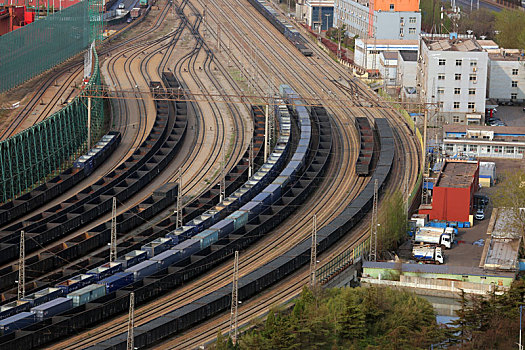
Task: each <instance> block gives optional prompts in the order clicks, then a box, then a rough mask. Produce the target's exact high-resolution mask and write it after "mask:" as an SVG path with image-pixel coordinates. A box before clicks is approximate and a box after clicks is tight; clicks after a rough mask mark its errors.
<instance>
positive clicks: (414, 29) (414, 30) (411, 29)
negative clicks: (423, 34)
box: [408, 28, 416, 34]
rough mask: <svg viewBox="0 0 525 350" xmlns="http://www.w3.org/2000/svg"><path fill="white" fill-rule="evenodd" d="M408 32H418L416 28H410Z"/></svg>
mask: <svg viewBox="0 0 525 350" xmlns="http://www.w3.org/2000/svg"><path fill="white" fill-rule="evenodd" d="M408 34H416V28H408Z"/></svg>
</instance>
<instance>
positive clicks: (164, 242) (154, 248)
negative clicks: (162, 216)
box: [140, 237, 174, 258]
mask: <svg viewBox="0 0 525 350" xmlns="http://www.w3.org/2000/svg"><path fill="white" fill-rule="evenodd" d="M173 245H174V244H173V240H172V239H170V238H163V237H161V238H157V239H156V240H154V241H151V242H149V243H147V244H144V245H143V246H142V247H140V249H141V250H144V251H145V252H146V253H147V254H148V258H152V257H154V256H155V255H157V254H160V253H162V252H163V251H165V250H168V249H170V248H171V247H173Z"/></svg>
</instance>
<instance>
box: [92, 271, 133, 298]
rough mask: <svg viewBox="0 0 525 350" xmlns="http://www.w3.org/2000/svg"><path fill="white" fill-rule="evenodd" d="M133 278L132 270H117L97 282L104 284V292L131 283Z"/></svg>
mask: <svg viewBox="0 0 525 350" xmlns="http://www.w3.org/2000/svg"><path fill="white" fill-rule="evenodd" d="M134 280H135V278H134V275H133V272H117V273H116V274H114V275H113V276H109V277H106V278H104V279H103V280H100V281H99V284H103V285H104V286H106V294H109V293H113V292H114V291H116V290H118V289H120V288H124V287H125V286H127V285H129V284H131V283H133V282H134Z"/></svg>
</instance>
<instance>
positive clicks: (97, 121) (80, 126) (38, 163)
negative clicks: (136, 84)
mask: <svg viewBox="0 0 525 350" xmlns="http://www.w3.org/2000/svg"><path fill="white" fill-rule="evenodd" d="M93 56H94V59H93V71H92V75H91V78H90V80H89V82H88V84H87V85H86V89H89V90H90V91H89V93H90V95H94V96H100V94H101V92H100V72H99V67H98V56H97V54H96V51H95V50H93ZM87 116H88V113H87V98H86V93H81V94H80V95H79V96H77V97H76V98H75V99H74V100H73V101H72V102H71V103H70V104H68V105H67V106H66V107H64V108H63V109H61V110H60V111H58V112H56V113H55V114H53V115H52V116H50V117H49V118H47V119H45V120H44V121H42V122H40V123H38V124H36V125H34V126H33V127H31V128H29V129H26V130H24V131H22V132H20V133H18V134H16V135H15V136H12V137H10V138H8V139H6V140H4V141H2V142H0V173H1V174H0V191H1V197H0V201H1V202H6V201H8V200H11V199H14V198H16V197H17V196H19V195H20V194H22V193H24V192H26V191H28V190H30V189H32V188H34V187H35V186H37V185H39V184H40V183H42V182H44V181H45V180H46V179H47V178H48V177H49V176H51V175H54V174H57V173H59V172H60V171H62V170H64V169H65V168H66V167H68V166H69V165H70V164H71V161H72V160H73V159H74V158H75V157H77V156H79V155H80V154H81V153H83V152H85V151H86V148H87ZM103 124H104V108H103V101H102V99H101V98H93V99H92V108H91V138H92V139H93V140H94V139H98V138H99V137H100V136H101V133H102V131H103Z"/></svg>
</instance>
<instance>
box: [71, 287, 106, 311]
mask: <svg viewBox="0 0 525 350" xmlns="http://www.w3.org/2000/svg"><path fill="white" fill-rule="evenodd" d="M104 295H106V286H105V285H103V284H90V285H89V286H87V287H84V288H82V289H79V290H77V291H74V292H73V293H69V294H68V295H67V297H68V298H70V299H73V306H74V307H77V306H80V305H84V304H87V303H89V302H91V301H93V300H95V299H98V298H100V297H103V296H104Z"/></svg>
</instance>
